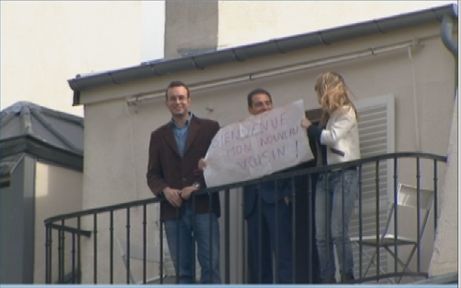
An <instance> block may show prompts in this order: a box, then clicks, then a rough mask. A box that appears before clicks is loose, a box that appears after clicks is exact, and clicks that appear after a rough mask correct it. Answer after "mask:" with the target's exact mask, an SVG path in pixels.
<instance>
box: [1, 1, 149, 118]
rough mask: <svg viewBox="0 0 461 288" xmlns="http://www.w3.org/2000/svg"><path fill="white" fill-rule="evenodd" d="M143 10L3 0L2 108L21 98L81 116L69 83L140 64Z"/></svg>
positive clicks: (120, 4) (126, 5)
mask: <svg viewBox="0 0 461 288" xmlns="http://www.w3.org/2000/svg"><path fill="white" fill-rule="evenodd" d="M141 8H142V5H141V2H140V1H116V2H113V1H92V2H86V1H51V2H48V1H1V9H0V10H1V17H0V19H1V25H0V26H1V32H0V35H1V41H0V43H1V59H0V63H1V73H0V74H1V83H2V85H1V92H0V95H1V97H0V109H3V108H6V107H8V106H10V105H11V104H13V103H15V102H17V101H20V100H24V101H30V102H34V103H37V104H40V105H42V106H46V107H48V108H51V109H55V110H59V111H62V112H66V113H72V114H77V115H82V114H83V108H82V107H73V106H72V90H70V89H69V86H68V84H67V80H68V79H71V78H73V77H75V75H76V74H77V73H82V74H84V73H90V72H100V71H104V70H113V69H117V68H119V67H126V66H133V65H137V64H139V63H140V61H141V60H140V59H141V46H142V37H143V35H142V33H143V30H142V29H141V25H142V19H143V18H142V9H141ZM146 45H147V44H146Z"/></svg>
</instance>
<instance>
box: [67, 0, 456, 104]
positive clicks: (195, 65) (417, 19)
mask: <svg viewBox="0 0 461 288" xmlns="http://www.w3.org/2000/svg"><path fill="white" fill-rule="evenodd" d="M444 16H449V17H451V18H456V19H457V18H458V13H457V5H456V4H450V5H445V6H440V7H433V8H429V9H425V10H420V11H415V12H410V13H405V14H399V15H396V16H390V17H386V18H380V19H374V20H368V21H365V22H360V23H354V24H350V25H346V26H341V27H336V28H330V29H325V30H321V31H314V32H309V33H305V34H298V35H294V36H289V37H283V38H277V39H272V40H268V41H264V42H258V43H253V44H248V45H243V46H237V47H231V48H226V49H222V50H217V51H213V52H208V53H203V54H198V55H193V56H187V57H181V58H175V59H168V60H165V59H160V60H154V61H150V62H144V63H141V64H140V65H137V66H131V67H127V68H121V69H116V70H111V71H105V72H101V73H93V74H91V75H87V76H82V75H80V74H78V75H77V76H76V77H75V78H73V79H69V80H68V84H69V86H70V88H71V89H72V90H73V91H74V98H73V100H74V105H79V104H80V94H81V91H83V90H86V89H90V88H95V87H99V86H103V85H108V84H121V83H124V82H128V81H131V80H134V79H140V78H147V77H156V76H161V75H165V74H170V73H174V72H179V71H185V70H193V69H199V70H203V69H205V68H206V67H208V66H211V65H216V64H223V63H228V62H242V61H245V60H248V59H252V58H256V57H261V56H267V55H272V54H277V53H286V52H289V51H294V50H298V49H302V48H308V47H313V46H316V45H329V44H332V43H335V42H339V41H342V40H346V39H350V38H353V37H359V36H365V35H370V34H380V33H386V32H389V31H393V30H396V29H399V28H402V27H411V26H415V25H419V24H422V23H427V22H433V21H436V22H439V23H441V22H442V19H443V17H444Z"/></svg>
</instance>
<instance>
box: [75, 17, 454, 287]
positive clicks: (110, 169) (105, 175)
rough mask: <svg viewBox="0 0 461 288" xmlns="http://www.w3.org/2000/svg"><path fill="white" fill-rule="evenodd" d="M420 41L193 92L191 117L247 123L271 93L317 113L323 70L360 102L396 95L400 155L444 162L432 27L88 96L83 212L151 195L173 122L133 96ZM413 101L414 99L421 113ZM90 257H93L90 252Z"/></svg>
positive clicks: (444, 104) (442, 101)
mask: <svg viewBox="0 0 461 288" xmlns="http://www.w3.org/2000/svg"><path fill="white" fill-rule="evenodd" d="M416 38H421V39H423V40H422V46H421V47H420V48H418V49H416V50H414V51H413V53H412V57H411V59H410V57H409V54H408V53H407V51H405V50H403V51H399V52H394V53H390V54H389V55H383V56H375V57H370V58H367V59H361V60H356V61H352V62H347V63H342V64H336V65H330V66H326V67H320V68H315V69H311V70H305V71H300V72H296V73H292V74H286V75H282V76H276V77H270V78H263V79H260V80H254V81H251V82H243V83H239V84H235V85H227V86H222V87H217V88H212V89H208V90H201V91H192V99H193V100H192V111H193V112H194V113H195V114H196V115H198V116H199V117H207V118H211V119H215V120H218V121H219V122H220V123H221V125H225V124H228V123H231V122H234V121H237V120H239V119H242V118H244V117H246V116H247V113H248V112H247V107H246V99H245V97H246V94H247V93H248V92H249V91H250V90H251V89H253V88H255V87H264V88H266V89H268V90H269V91H271V92H272V94H273V97H274V102H275V105H283V104H286V103H288V102H291V101H293V100H296V99H299V98H303V99H304V101H305V108H306V109H312V108H318V104H317V101H316V97H315V94H314V91H313V87H314V81H315V77H316V76H317V75H318V73H319V72H320V71H323V70H326V69H333V70H336V71H339V72H340V73H342V74H343V75H344V77H345V79H346V81H347V82H348V84H349V86H350V88H351V89H352V92H353V93H354V97H355V99H354V100H355V101H360V100H361V99H366V98H372V97H376V96H382V95H389V94H391V95H394V96H395V103H396V104H395V105H396V107H395V113H396V114H395V115H396V116H395V121H396V131H395V149H396V151H415V150H417V148H418V147H420V150H421V151H424V152H430V153H436V154H440V155H445V154H446V151H447V145H448V130H449V125H450V122H451V119H450V114H451V113H450V111H451V108H452V105H453V91H454V73H453V69H454V67H455V66H454V65H455V63H454V60H453V57H452V55H451V54H450V53H449V52H448V51H447V49H446V48H445V47H444V46H443V44H442V42H441V40H440V38H439V26H438V25H428V26H424V27H420V28H413V29H403V30H402V31H399V32H393V33H386V34H384V35H377V36H369V37H365V38H362V39H353V40H350V41H345V42H342V43H339V44H332V45H329V46H328V47H312V48H309V49H305V50H302V51H297V52H291V53H285V54H280V55H271V56H269V57H261V58H257V59H250V60H247V61H244V62H238V63H230V64H226V65H216V66H214V67H209V68H207V69H206V70H203V71H198V70H194V71H185V72H182V73H176V74H175V75H169V76H163V77H158V78H153V79H145V80H139V81H133V82H130V83H126V84H122V85H116V86H115V85H110V86H107V87H102V88H98V89H92V90H88V91H84V92H83V93H82V96H81V101H82V104H84V107H85V137H84V138H85V164H84V165H85V167H84V171H85V173H84V187H83V207H84V208H89V207H97V206H102V205H108V204H115V203H119V202H124V201H128V200H134V199H141V198H146V197H151V196H152V194H151V193H150V191H149V189H148V187H147V185H146V180H145V173H146V166H147V148H148V144H149V135H150V132H151V131H152V130H154V129H155V128H157V127H158V126H159V125H161V124H163V123H165V122H166V121H168V120H169V119H170V115H169V113H168V111H167V109H166V108H165V106H164V101H163V100H164V99H163V96H160V97H159V98H157V99H156V100H153V101H148V102H144V103H141V104H139V105H137V106H128V105H127V103H126V100H127V99H129V97H130V96H132V95H135V94H137V93H141V92H146V91H147V92H148V91H151V92H152V93H154V92H156V91H162V90H163V89H164V87H165V86H166V85H167V83H168V82H169V81H171V80H173V79H181V80H183V81H185V82H186V83H189V84H194V83H198V82H201V81H205V80H207V81H210V80H212V79H219V78H225V77H232V76H235V75H241V74H245V73H252V72H256V71H258V70H263V69H268V68H274V67H278V66H283V65H289V64H294V63H301V62H305V61H311V60H315V59H321V58H327V57H330V56H334V55H341V54H343V53H348V52H352V51H357V50H363V49H366V48H370V47H377V46H381V45H389V44H393V43H399V42H402V41H409V40H413V39H416ZM412 73H414V74H412ZM413 79H414V81H413ZM414 92H415V94H414ZM413 95H416V97H417V102H418V103H417V105H416V106H415V105H414V98H413V97H414V96H413ZM415 113H418V115H419V116H418V117H419V118H418V119H419V123H418V125H416V124H415V117H414V116H415ZM416 127H419V128H418V129H420V132H421V133H420V135H421V143H420V144H417V143H416V141H415V133H414V131H415V129H416ZM402 169H403V168H402ZM412 169H414V166H413V168H412ZM413 171H414V170H413ZM413 177H414V176H413ZM101 245H104V244H101ZM87 256H88V257H90V256H91V253H88V255H87ZM101 257H104V255H101ZM106 257H107V255H106ZM426 258H427V257H426ZM102 259H104V258H102ZM88 260H90V259H88ZM104 265H106V264H105V263H102V264H101V266H100V268H101V269H102V270H105V269H106V268H107V267H105V266H104ZM88 281H91V279H90V278H89V279H88Z"/></svg>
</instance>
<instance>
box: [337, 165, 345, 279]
mask: <svg viewBox="0 0 461 288" xmlns="http://www.w3.org/2000/svg"><path fill="white" fill-rule="evenodd" d="M340 173H341V218H342V224H343V225H342V227H341V236H342V239H343V241H342V243H341V245H342V246H343V249H342V254H343V255H342V261H341V263H339V265H341V266H342V267H341V270H342V271H343V273H341V275H340V277H341V283H344V281H345V275H344V273H345V271H346V261H345V260H346V237H345V234H346V231H345V225H347V223H345V221H347V219H345V215H344V213H345V211H344V210H345V208H346V207H345V205H344V201H345V199H344V196H345V195H344V170H340ZM338 256H339V255H338Z"/></svg>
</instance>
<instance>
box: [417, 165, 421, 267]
mask: <svg viewBox="0 0 461 288" xmlns="http://www.w3.org/2000/svg"><path fill="white" fill-rule="evenodd" d="M420 169H421V167H420V160H419V157H416V191H417V193H416V235H417V236H416V265H417V266H416V271H417V272H418V273H419V272H421V245H420V244H421V239H420V235H421V232H420V230H421V211H420V210H421V209H420V208H421V202H420V201H421V185H420V180H421V171H420Z"/></svg>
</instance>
